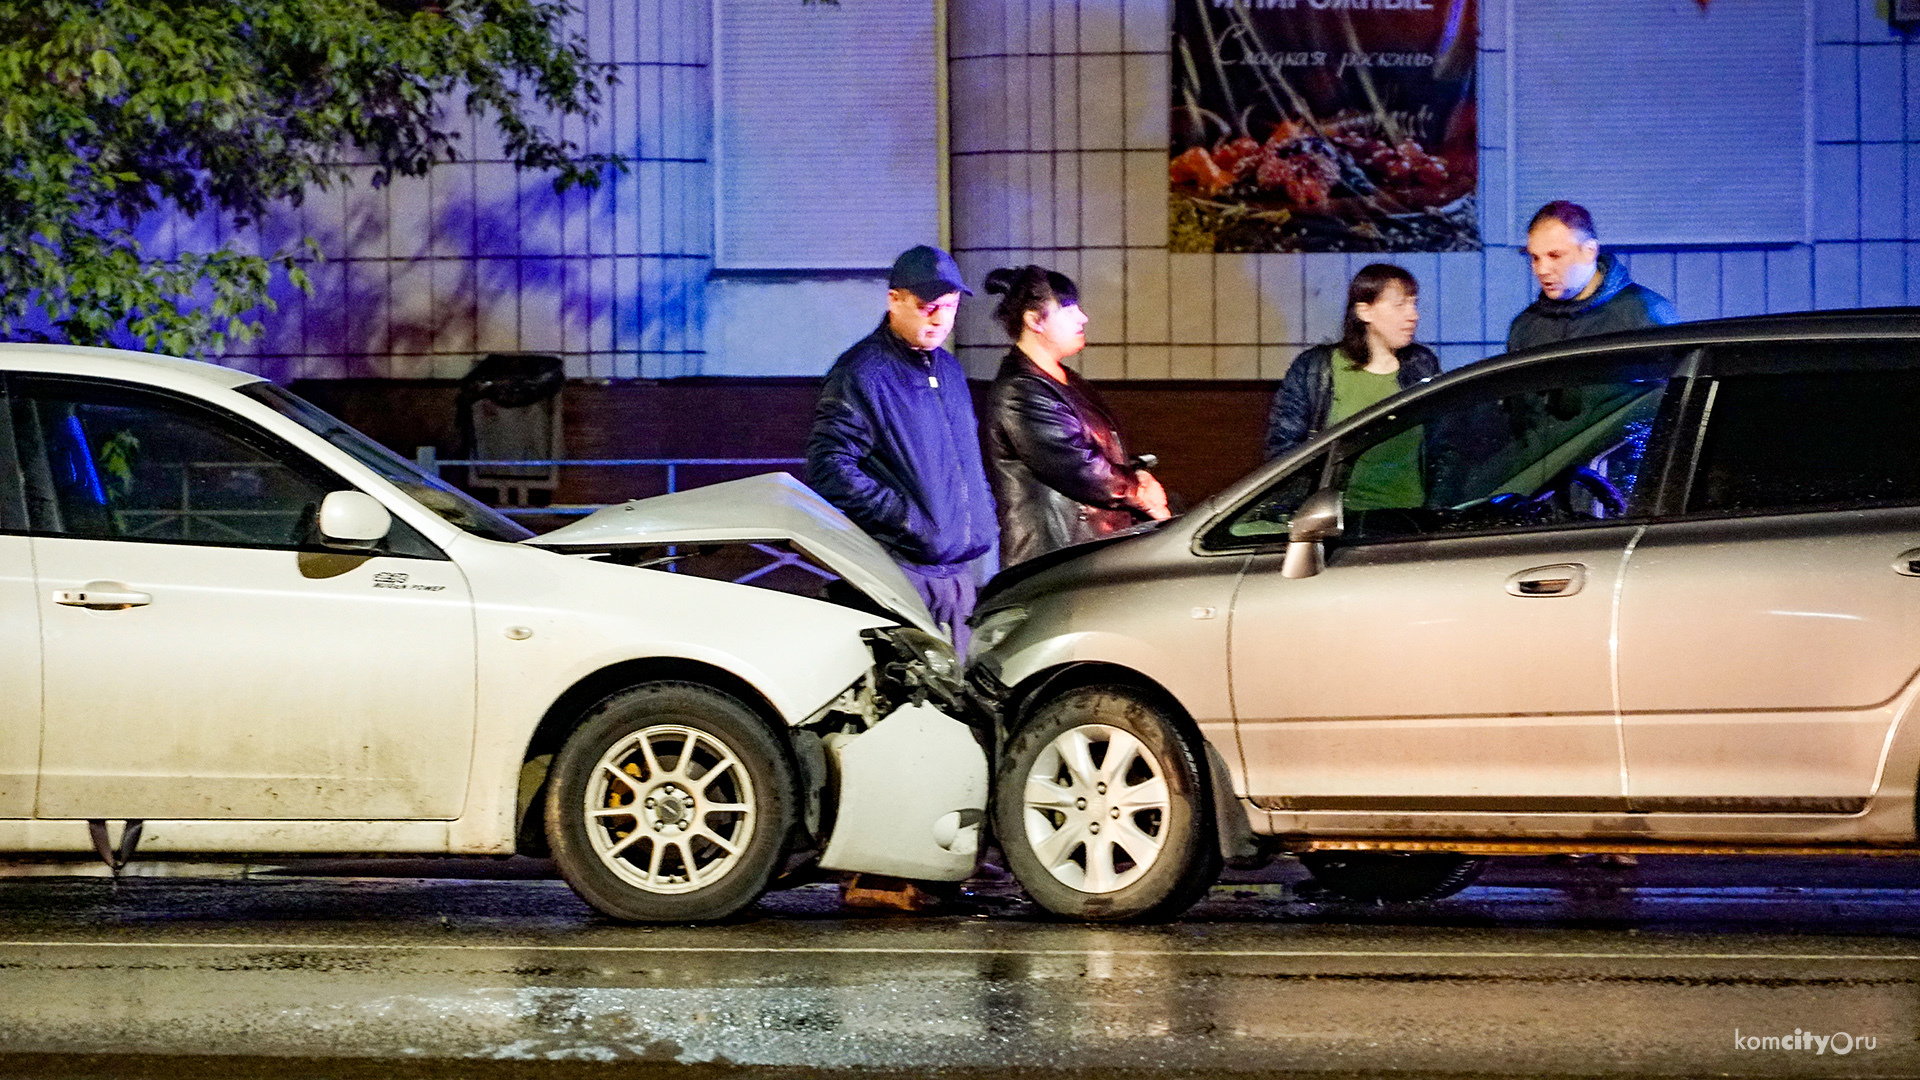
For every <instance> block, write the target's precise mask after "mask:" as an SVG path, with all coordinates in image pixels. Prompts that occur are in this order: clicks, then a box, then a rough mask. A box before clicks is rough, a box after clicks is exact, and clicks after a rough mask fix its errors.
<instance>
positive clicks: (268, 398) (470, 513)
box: [240, 382, 533, 543]
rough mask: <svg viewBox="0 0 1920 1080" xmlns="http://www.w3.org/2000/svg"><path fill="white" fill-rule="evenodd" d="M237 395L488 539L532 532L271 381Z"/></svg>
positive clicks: (508, 538)
mask: <svg viewBox="0 0 1920 1080" xmlns="http://www.w3.org/2000/svg"><path fill="white" fill-rule="evenodd" d="M240 393H242V394H245V395H246V396H248V397H250V398H252V399H254V400H255V401H258V402H260V403H261V404H263V405H265V406H267V407H268V408H270V409H272V410H274V411H275V412H277V413H279V414H280V415H282V416H284V417H286V418H288V419H289V420H292V421H293V422H294V423H297V424H299V425H300V426H301V427H304V428H306V429H307V430H308V431H311V432H313V433H314V434H316V435H318V436H320V437H321V438H323V439H325V440H327V441H328V442H330V443H332V444H333V445H334V446H336V447H338V448H339V449H340V450H342V451H344V452H345V453H347V454H349V455H350V456H352V458H353V459H354V460H355V461H358V462H359V463H360V464H362V465H365V466H366V467H367V468H369V469H372V470H373V471H374V472H375V473H377V474H379V476H380V477H381V478H383V479H385V480H386V481H387V482H388V483H391V484H392V485H393V486H395V487H397V488H399V489H400V490H401V491H404V492H406V493H407V494H408V495H410V496H412V497H413V500H414V501H415V502H418V503H419V504H420V505H422V506H424V507H426V508H427V509H429V510H431V511H433V512H434V513H436V514H438V515H440V516H441V517H442V518H444V519H446V520H447V521H449V522H452V523H453V524H454V525H457V526H459V527H460V528H462V529H464V530H466V531H467V532H470V533H472V534H474V535H475V536H484V537H486V538H487V539H489V540H501V541H505V542H507V543H515V542H518V541H521V540H525V539H527V538H528V537H530V536H532V535H533V532H532V531H531V530H529V529H528V528H526V527H525V526H524V525H521V524H520V523H518V522H516V521H514V520H513V519H511V518H509V517H507V516H506V515H504V514H502V513H500V512H499V511H498V510H495V509H493V508H492V507H490V506H488V505H486V504H485V503H483V502H481V501H479V500H478V499H475V498H474V497H473V496H471V495H468V494H467V493H466V492H464V491H461V490H460V489H459V488H456V487H454V486H452V485H451V484H448V483H447V482H446V481H444V480H441V479H440V478H439V477H437V476H431V475H428V474H427V473H424V472H422V471H420V469H419V468H418V467H417V466H415V465H414V463H413V462H411V461H408V460H407V459H406V458H403V457H401V456H400V455H398V454H396V453H394V452H393V451H391V450H389V449H387V448H386V447H384V446H381V445H380V444H379V443H377V442H374V441H373V440H372V439H369V438H367V437H366V436H365V435H363V434H361V433H360V432H358V431H356V430H354V429H353V428H351V427H348V426H347V425H346V424H344V423H342V422H341V421H339V420H336V419H334V418H333V417H332V416H330V415H328V414H327V413H326V412H324V411H322V410H321V409H320V408H319V407H318V406H315V405H313V404H312V403H311V402H308V401H306V400H305V399H303V398H301V397H299V396H297V395H295V394H294V393H292V392H291V391H288V390H285V389H282V388H281V387H278V386H275V385H273V384H272V383H266V382H260V383H249V384H247V385H246V386H243V387H241V388H240Z"/></svg>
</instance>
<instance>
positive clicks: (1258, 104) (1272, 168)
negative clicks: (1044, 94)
mask: <svg viewBox="0 0 1920 1080" xmlns="http://www.w3.org/2000/svg"><path fill="white" fill-rule="evenodd" d="M1475 23H1476V12H1475V0H1175V3H1174V19H1173V100H1172V105H1173V117H1172V136H1173V139H1172V159H1171V162H1170V167H1169V170H1168V173H1169V175H1168V180H1169V190H1170V210H1171V220H1170V224H1171V229H1172V235H1171V243H1170V247H1171V249H1172V250H1174V251H1186V252H1210V251H1476V250H1479V248H1480V230H1479V224H1478V219H1477V209H1476V206H1475V198H1474V189H1475V182H1476V180H1477V179H1478V175H1477V174H1478V166H1479V154H1478V146H1477V144H1478V139H1477V133H1476V125H1475V122H1474V59H1475V52H1476V42H1477V29H1476V25H1475Z"/></svg>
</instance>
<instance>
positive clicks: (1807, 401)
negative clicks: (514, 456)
mask: <svg viewBox="0 0 1920 1080" xmlns="http://www.w3.org/2000/svg"><path fill="white" fill-rule="evenodd" d="M1917 417H1920V311H1915V310H1911V309H1903V310H1899V311H1874V312H1854V313H1845V314H1838V313H1835V314H1806V315H1790V316H1772V317H1765V318H1752V319H1741V320H1723V321H1718V322H1709V323H1695V324H1689V325H1681V326H1674V327H1667V328H1664V329H1660V330H1653V331H1642V332H1636V333H1632V334H1621V335H1611V336H1608V337H1604V338H1590V339H1586V340H1584V341H1580V342H1577V343H1570V344H1566V345H1561V346H1557V347H1553V348H1549V349H1544V350H1538V351H1535V352H1532V353H1528V354H1521V355H1514V356H1506V357H1499V358H1495V359H1492V360H1488V361H1485V362H1482V363H1478V364H1474V365H1471V366H1470V367H1467V368H1465V369H1463V370H1460V371H1457V372H1454V373H1452V374H1450V375H1447V376H1443V377H1441V378H1439V379H1437V380H1434V381H1433V382H1431V383H1429V384H1427V385H1424V386H1420V387H1416V388H1414V389H1412V390H1410V391H1408V392H1406V393H1404V394H1401V395H1399V396H1397V397H1395V398H1393V399H1390V400H1388V401H1386V402H1383V403H1382V404H1381V405H1379V406H1376V407H1374V408H1373V409H1371V410H1369V411H1367V412H1364V413H1362V414H1360V415H1358V416H1355V417H1354V418H1352V419H1351V420H1349V421H1347V422H1345V423H1342V424H1339V425H1337V426H1335V427H1333V428H1331V429H1329V430H1327V431H1325V432H1323V433H1322V434H1320V435H1319V436H1317V437H1316V438H1314V439H1312V440H1310V441H1309V442H1307V443H1306V444H1304V445H1302V446H1300V447H1299V448H1298V449H1296V450H1295V451H1294V452H1292V453H1290V454H1288V455H1287V456H1286V457H1284V458H1282V459H1280V460H1278V461H1275V462H1272V463H1270V464H1269V465H1267V466H1266V467H1264V468H1262V469H1260V470H1259V471H1257V472H1255V473H1254V474H1253V475H1251V476H1249V477H1247V478H1246V479H1245V480H1243V481H1241V482H1240V483H1238V484H1236V485H1234V486H1233V487H1231V488H1229V489H1228V490H1227V491H1225V492H1223V493H1221V494H1220V495H1218V496H1217V497H1215V498H1213V499H1210V500H1208V501H1207V502H1205V503H1203V504H1201V505H1200V506H1198V507H1196V508H1195V509H1194V510H1193V511H1192V512H1191V513H1189V514H1187V515H1186V516H1185V517H1183V518H1180V519H1177V520H1175V521H1172V522H1169V523H1166V524H1164V525H1162V526H1160V527H1158V528H1153V529H1150V530H1148V531H1144V532H1141V533H1139V534H1136V535H1132V536H1126V537H1120V538H1114V539H1111V540H1108V541H1105V542H1101V543H1097V544H1089V545H1085V546H1082V547H1079V548H1074V549H1069V550H1067V551H1063V552H1058V553H1055V554H1054V555H1052V556H1049V557H1045V558H1042V559H1039V560H1035V561H1034V562H1031V563H1027V564H1023V565H1021V566H1017V567H1014V568H1011V569H1009V570H1008V571H1006V572H1004V573H1003V574H1002V575H1001V576H1000V577H999V578H998V579H996V581H995V582H994V583H993V585H992V586H990V588H989V590H988V591H987V594H986V596H985V598H984V600H983V601H982V603H981V605H980V608H979V611H978V613H977V614H976V616H975V626H976V630H975V633H974V638H973V641H974V646H973V656H972V660H971V671H970V678H971V679H972V680H973V683H974V685H975V687H976V688H978V689H979V690H981V691H983V692H984V693H985V694H986V695H988V696H989V697H991V698H992V699H994V700H996V701H998V702H999V703H1000V709H1001V717H1000V720H999V723H1000V725H1001V740H1002V745H1001V749H1000V753H999V756H998V764H997V767H996V776H995V793H994V796H993V823H994V826H995V832H996V834H997V835H998V837H999V841H1000V844H1001V845H1002V848H1003V849H1004V850H1005V852H1006V856H1007V859H1008V862H1009V865H1010V868H1011V869H1012V870H1013V871H1014V872H1015V873H1016V874H1017V875H1018V877H1019V878H1020V881H1021V883H1022V884H1023V885H1024V886H1025V887H1026V889H1027V891H1028V892H1029V893H1030V894H1031V895H1032V896H1033V898H1034V899H1035V900H1036V901H1037V902H1039V903H1040V904H1042V905H1043V906H1045V907H1046V908H1048V909H1050V910H1052V911H1054V912H1057V913H1060V914H1064V915H1069V916H1074V917H1079V918H1088V919H1130V918H1152V917H1168V916H1171V915H1173V914H1177V913H1178V912H1179V911H1181V910H1183V909H1184V908H1185V907H1186V906H1187V905H1188V904H1189V903H1191V902H1192V900H1193V899H1194V898H1195V897H1197V896H1198V895H1199V894H1200V893H1201V892H1202V891H1204V890H1205V889H1206V888H1207V887H1208V885H1210V884H1211V883H1212V882H1213V880H1215V878H1216V876H1217V874H1218V872H1219V869H1220V867H1221V865H1222V862H1223V860H1232V859H1241V860H1248V861H1258V860H1259V859H1262V858H1264V857H1267V856H1270V855H1271V854H1272V853H1274V852H1280V851H1285V852H1291V853H1295V854H1299V855H1300V856H1301V858H1302V860H1303V861H1304V862H1305V863H1306V865H1307V866H1308V867H1309V869H1311V870H1312V872H1313V873H1314V875H1315V876H1316V877H1317V878H1318V879H1319V880H1320V882H1321V883H1322V884H1323V885H1325V886H1327V887H1328V888H1330V889H1332V890H1334V891H1337V892H1340V893H1344V894H1346V895H1349V896H1353V897H1367V898H1379V899H1420V898H1430V897H1436V896H1440V895H1445V894H1446V893H1448V892H1450V891H1453V890H1456V889H1459V888H1462V887H1464V886H1465V885H1466V884H1467V883H1468V882H1470V881H1471V880H1472V878H1473V875H1474V874H1475V873H1477V872H1478V869H1479V866H1480V864H1481V863H1482V862H1483V861H1484V858H1485V857H1486V856H1489V855H1499V854H1520V853H1540V852H1620V853H1633V852H1668V853H1736V852H1768V853H1809V854H1811V853H1823V854H1824V853H1845V852H1854V853H1859V852H1870V853H1894V852H1912V851H1915V850H1920V849H1917V848H1916V836H1915V816H1914V813H1915V803H1914V795H1915V781H1916V776H1920V725H1917V724H1915V723H1912V722H1904V721H1906V719H1907V717H1908V715H1909V713H1910V712H1911V711H1912V706H1913V702H1914V699H1915V695H1916V692H1920V691H1916V685H1917V684H1916V679H1915V671H1916V668H1920V422H1917V421H1916V418H1917ZM1408 433H1412V434H1411V436H1410V437H1409V435H1408ZM1388 458H1392V459H1393V461H1394V462H1397V463H1398V465H1399V466H1400V467H1401V468H1402V469H1403V470H1404V471H1406V472H1407V473H1409V474H1410V476H1411V482H1410V483H1409V482H1401V483H1397V484H1388V485H1381V484H1373V485H1370V487H1371V491H1370V492H1365V493H1363V492H1361V491H1359V490H1358V489H1357V488H1356V489H1355V490H1353V491H1349V490H1348V489H1349V487H1350V484H1349V480H1350V478H1351V477H1353V476H1354V475H1355V473H1356V471H1358V472H1362V473H1365V472H1367V471H1369V470H1372V471H1373V472H1374V473H1375V474H1376V475H1377V473H1378V470H1379V468H1380V465H1381V462H1382V461H1384V460H1386V459H1388ZM1404 479H1405V478H1404V477H1403V480H1404Z"/></svg>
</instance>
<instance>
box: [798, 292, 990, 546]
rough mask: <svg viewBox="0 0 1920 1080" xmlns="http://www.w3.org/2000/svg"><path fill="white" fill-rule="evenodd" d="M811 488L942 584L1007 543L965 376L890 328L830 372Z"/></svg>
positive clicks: (945, 356)
mask: <svg viewBox="0 0 1920 1080" xmlns="http://www.w3.org/2000/svg"><path fill="white" fill-rule="evenodd" d="M807 483H808V484H810V485H812V486H813V489H814V490H815V491H818V492H819V493H820V494H821V495H822V496H824V497H825V498H826V500H827V501H828V502H830V503H832V504H833V505H835V506H837V507H839V508H840V511H841V512H842V513H844V514H846V515H847V517H849V518H852V519H853V523H854V524H855V525H858V526H860V527H861V528H862V529H864V530H866V531H867V533H868V534H870V535H871V536H872V537H873V538H874V539H875V540H878V541H880V543H881V544H882V545H883V546H885V547H886V548H887V549H888V550H889V551H890V552H892V553H893V555H894V557H895V558H897V559H899V560H901V561H902V562H906V563H911V564H914V565H916V566H919V567H923V568H929V569H932V570H934V572H935V574H936V575H938V573H939V571H940V570H941V569H943V568H951V569H952V570H953V572H955V573H957V572H959V570H960V569H961V567H962V565H963V564H965V563H967V562H968V561H969V560H972V559H976V558H978V557H980V556H981V555H984V554H986V553H987V551H988V550H989V549H990V548H992V546H993V542H994V540H995V539H996V538H997V536H998V534H999V529H1000V525H999V522H998V521H997V520H996V518H995V515H994V510H993V495H992V493H990V492H989V491H988V490H987V473H986V469H985V467H984V466H982V464H981V461H980V432H979V425H978V423H977V421H975V419H974V415H973V396H972V394H971V393H969V392H968V390H967V375H966V372H965V371H963V370H961V367H960V362H959V361H958V360H955V359H954V358H953V354H952V353H950V352H948V351H946V350H945V349H934V350H933V351H931V352H924V351H922V350H919V349H915V348H913V347H912V346H910V345H908V344H907V343H906V342H905V341H902V340H901V339H900V336H899V335H898V334H895V333H894V332H893V331H892V330H891V329H889V328H888V326H887V322H886V320H885V319H882V320H880V327H879V329H877V330H875V331H874V332H873V333H871V334H868V335H867V336H866V337H865V338H863V339H861V340H860V342H859V343H858V344H856V345H854V347H853V348H851V349H848V350H847V351H846V352H844V353H841V354H840V359H838V360H836V361H834V363H833V368H832V369H831V370H830V371H828V372H827V381H826V384H825V385H824V386H822V387H821V388H820V404H819V406H818V407H817V408H816V409H815V410H814V414H813V433H812V434H811V435H809V436H808V437H807Z"/></svg>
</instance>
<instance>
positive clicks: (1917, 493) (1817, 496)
mask: <svg viewBox="0 0 1920 1080" xmlns="http://www.w3.org/2000/svg"><path fill="white" fill-rule="evenodd" d="M1917 416H1920V370H1913V369H1908V370H1891V371H1888V370H1882V371H1858V370H1856V371H1832V370H1830V371H1820V372H1811V373H1798V374H1739V375H1730V376H1726V377H1723V378H1720V379H1718V380H1716V383H1715V386H1714V389H1713V397H1712V400H1711V404H1710V405H1709V406H1708V413H1707V421H1706V425H1707V426H1706V432H1705V437H1704V438H1703V440H1702V442H1701V448H1700V460H1699V464H1698V465H1697V467H1696V468H1695V471H1694V481H1693V487H1692V489H1691V491H1690V492H1689V494H1688V497H1687V509H1688V510H1689V511H1693V512H1706V513H1713V512H1720V513H1725V512H1747V513H1752V512H1763V511H1793V510H1817V509H1845V508H1853V507H1866V506H1877V505H1898V504H1914V503H1920V423H1916V421H1915V417H1917Z"/></svg>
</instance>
